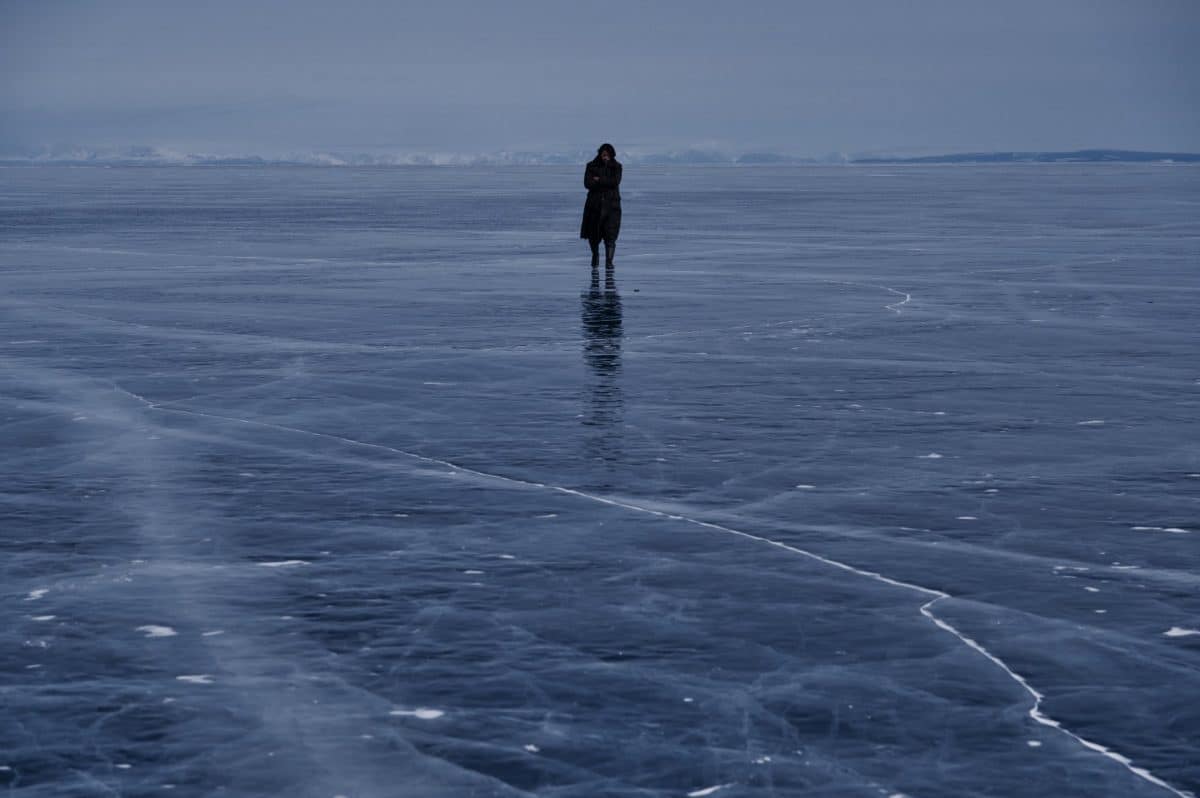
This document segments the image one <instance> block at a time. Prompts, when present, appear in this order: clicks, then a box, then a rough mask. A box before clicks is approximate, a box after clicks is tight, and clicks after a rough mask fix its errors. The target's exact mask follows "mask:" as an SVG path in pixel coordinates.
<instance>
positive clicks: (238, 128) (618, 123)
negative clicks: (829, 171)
mask: <svg viewBox="0 0 1200 798" xmlns="http://www.w3.org/2000/svg"><path fill="white" fill-rule="evenodd" d="M1196 42H1200V0H1003V1H1000V0H738V1H737V2H734V1H733V0H720V1H717V0H692V2H685V0H661V1H660V2H655V0H642V1H641V2H634V1H632V0H609V1H608V2H603V3H578V2H571V0H506V2H491V1H490V0H489V1H486V2H485V1H484V0H477V1H476V2H464V1H463V0H437V2H428V0H419V1H414V2H407V1H406V0H393V1H391V2H382V1H375V0H339V2H337V3H334V2H313V1H312V0H288V1H287V2H266V1H265V0H234V1H232V2H231V1H229V0H206V1H205V2H202V3H197V2H176V1H175V0H158V1H147V2H129V1H128V0H111V1H110V2H95V1H94V0H93V1H90V2H70V1H67V0H44V1H40V0H39V1H36V2H35V1H34V0H0V156H5V155H23V154H29V153H36V152H44V151H54V150H64V149H68V148H82V149H89V148H90V149H93V150H101V149H105V148H126V147H135V146H141V147H152V148H157V149H161V150H164V151H167V150H169V151H178V152H199V153H211V154H220V155H259V156H263V157H276V156H283V155H287V154H294V153H298V152H363V153H414V152H415V153H495V152H505V151H526V152H575V151H587V150H594V149H595V147H596V146H597V145H598V144H599V143H600V142H601V141H611V142H613V143H614V144H616V145H617V148H618V150H621V151H626V152H629V151H633V152H671V151H679V150H684V149H713V150H721V151H729V152H735V153H745V152H778V153H784V154H789V155H797V156H811V157H819V156H823V155H827V154H830V153H846V154H869V153H910V154H924V153H938V152H961V151H990V150H1022V151H1023V150H1071V149H1080V148H1091V147H1095V148H1121V149H1140V150H1155V151H1177V152H1178V151H1188V152H1200V47H1197V46H1196V45H1195V43H1196Z"/></svg>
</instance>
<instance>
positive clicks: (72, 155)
mask: <svg viewBox="0 0 1200 798" xmlns="http://www.w3.org/2000/svg"><path fill="white" fill-rule="evenodd" d="M590 157H591V153H590V152H498V153H477V154H464V153H444V154H427V153H411V154H379V153H331V152H314V153H301V154H288V155H282V156H274V157H267V156H260V155H244V156H242V155H210V154H190V153H181V152H177V151H172V150H164V149H159V148H155V147H144V146H139V147H128V148H124V149H107V150H90V149H83V148H79V149H69V150H54V151H45V152H42V153H38V154H35V155H28V156H12V157H7V158H5V157H0V166H39V165H60V166H323V167H338V166H556V165H571V164H580V163H583V162H585V161H587V160H588V159H589V158H590ZM621 160H622V161H624V162H625V163H628V164H645V165H713V166H717V165H729V166H771V165H788V164H794V165H802V164H845V165H855V164H1012V163H1031V164H1036V163H1200V153H1188V152H1142V151H1138V150H1072V151H1069V152H968V153H947V154H942V155H907V156H906V155H878V154H867V155H844V154H841V153H837V154H833V155H828V156H825V157H823V158H803V157H797V156H792V155H783V154H780V153H774V152H747V153H729V152H722V151H717V150H696V149H689V150H678V151H673V152H637V151H632V152H625V153H622V155H621Z"/></svg>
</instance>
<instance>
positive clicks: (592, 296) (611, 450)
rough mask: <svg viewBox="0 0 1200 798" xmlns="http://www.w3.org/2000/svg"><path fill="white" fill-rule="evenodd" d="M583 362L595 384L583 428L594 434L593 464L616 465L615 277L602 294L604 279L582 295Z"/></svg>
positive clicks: (590, 445) (596, 278)
mask: <svg viewBox="0 0 1200 798" xmlns="http://www.w3.org/2000/svg"><path fill="white" fill-rule="evenodd" d="M581 312H582V317H583V360H584V362H585V363H587V365H588V369H589V371H590V377H591V384H590V388H591V390H590V394H589V396H588V400H587V407H586V408H585V409H584V413H583V424H584V425H585V426H587V427H590V428H591V430H590V432H589V433H588V435H587V437H586V438H585V445H586V446H587V449H588V454H589V456H590V458H591V459H593V460H601V461H604V462H608V463H612V462H615V461H616V460H618V459H619V457H620V454H621V424H622V417H623V409H624V407H623V404H624V402H623V399H622V396H621V379H620V378H621V335H622V333H621V295H620V294H618V293H617V284H616V281H615V280H614V279H613V277H612V275H611V273H609V276H608V278H607V279H606V280H605V282H604V290H603V291H602V290H600V275H599V273H598V272H597V271H596V270H595V269H593V270H592V282H591V285H590V286H589V288H588V290H587V291H586V292H584V294H583V295H582V311H581Z"/></svg>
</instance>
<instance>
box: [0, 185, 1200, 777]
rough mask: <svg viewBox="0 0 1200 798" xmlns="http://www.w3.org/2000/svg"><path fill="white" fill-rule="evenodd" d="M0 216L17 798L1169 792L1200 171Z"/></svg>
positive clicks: (92, 191)
mask: <svg viewBox="0 0 1200 798" xmlns="http://www.w3.org/2000/svg"><path fill="white" fill-rule="evenodd" d="M577 182H578V181H577V173H576V170H575V169H558V168H527V169H501V168H488V169H483V168H479V169H461V170H441V169H418V168H413V169H377V170H373V169H361V170H360V169H315V168H313V169H304V168H284V167H277V168H174V169H173V168H125V169H120V168H114V169H101V168H83V169H67V168H49V167H46V168H28V169H5V170H0V286H2V289H3V290H2V292H0V366H2V368H0V429H2V430H3V438H2V439H0V440H2V441H3V444H2V446H0V470H2V473H3V475H4V480H3V487H2V488H0V491H2V498H0V530H2V532H0V546H3V552H2V557H0V575H2V581H0V608H2V610H3V620H4V623H3V626H2V627H0V628H3V630H4V635H5V636H4V638H3V640H2V641H0V642H2V644H3V645H2V646H0V660H2V662H3V666H2V667H0V678H2V679H3V681H2V682H0V696H2V698H3V704H2V707H0V708H2V711H0V788H3V790H0V791H5V792H6V794H10V795H14V796H21V797H22V798H32V797H33V796H92V795H131V796H132V795H149V794H159V793H160V792H161V791H162V790H163V789H168V788H169V789H172V790H174V791H175V793H176V794H186V795H230V796H242V795H245V796H252V795H289V796H321V797H323V798H330V797H331V796H335V795H344V796H354V797H355V798H361V797H363V796H395V795H404V796H421V797H422V798H425V797H429V798H441V797H442V796H445V798H458V797H459V796H517V795H539V796H555V797H560V796H573V797H574V796H578V797H580V798H584V797H586V798H603V797H604V796H684V795H695V796H699V795H713V796H718V798H726V796H728V797H729V798H734V797H735V796H738V797H743V796H838V797H839V798H841V797H842V796H849V797H851V798H854V797H855V796H864V797H865V796H898V795H908V796H922V797H923V798H927V797H928V796H956V797H957V796H968V795H990V796H1056V797H1057V796H1075V795H1078V796H1113V797H1114V798H1116V797H1118V796H1119V797H1120V798H1126V797H1127V796H1170V795H1176V796H1178V795H1186V794H1189V793H1197V792H1200V756H1198V755H1197V752H1198V750H1200V703H1198V702H1197V701H1196V700H1195V699H1194V696H1196V695H1200V632H1197V616H1198V615H1200V598H1198V592H1197V588H1200V576H1198V575H1197V574H1198V573H1200V549H1197V545H1198V544H1197V538H1198V536H1197V535H1196V534H1195V532H1196V531H1197V530H1200V496H1198V488H1200V482H1198V481H1197V477H1198V476H1200V355H1198V354H1197V353H1198V352H1200V341H1198V340H1197V337H1198V331H1200V311H1198V309H1197V308H1198V305H1200V281H1197V279H1196V266H1197V256H1198V255H1200V169H1197V168H1196V167H1190V166H1185V165H1139V166H1127V165H1070V166H1049V165H1045V166H1027V165H1016V166H989V167H904V168H900V167H889V168H888V169H887V171H886V172H881V170H880V168H879V167H870V168H867V167H849V168H842V167H824V168H796V167H788V168H746V169H729V168H686V169H682V168H679V169H674V168H655V169H650V168H646V169H637V170H633V171H629V172H627V174H626V184H627V185H625V186H623V189H624V194H625V203H626V217H625V223H624V226H623V237H622V239H621V242H620V246H619V248H618V257H617V263H618V265H617V270H616V277H615V280H613V281H612V282H608V283H606V281H605V279H604V276H603V272H601V274H600V275H598V276H596V277H595V278H593V277H592V274H591V272H590V270H589V269H588V268H587V265H586V264H587V260H586V256H587V252H586V245H584V244H583V243H582V242H580V241H578V239H576V238H575V237H574V234H573V233H574V232H575V231H576V230H577V229H578V214H579V211H580V209H581V205H582V202H581V199H582V198H581V197H580V196H579V195H578V191H577V190H576V183H577Z"/></svg>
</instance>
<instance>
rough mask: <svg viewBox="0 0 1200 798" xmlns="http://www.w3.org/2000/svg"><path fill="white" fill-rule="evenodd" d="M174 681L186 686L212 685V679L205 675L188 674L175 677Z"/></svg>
mask: <svg viewBox="0 0 1200 798" xmlns="http://www.w3.org/2000/svg"><path fill="white" fill-rule="evenodd" d="M175 680H176V681H180V682H187V683H188V684H212V681H213V677H211V676H209V675H208V674H207V673H189V674H186V675H184V676H176V677H175Z"/></svg>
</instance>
